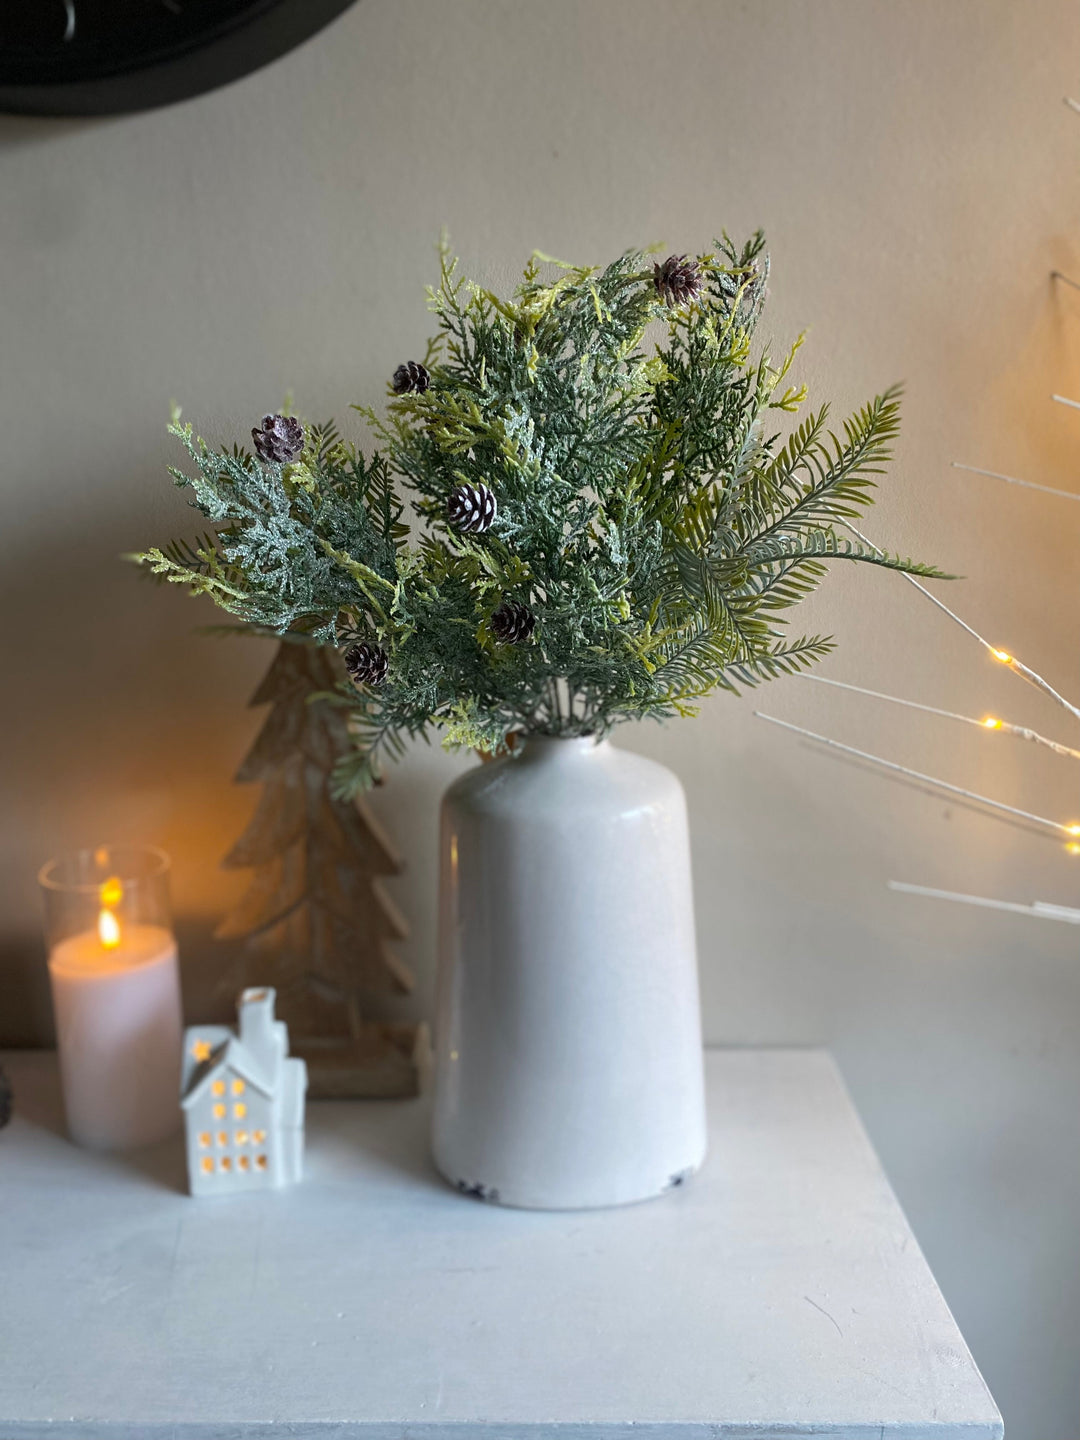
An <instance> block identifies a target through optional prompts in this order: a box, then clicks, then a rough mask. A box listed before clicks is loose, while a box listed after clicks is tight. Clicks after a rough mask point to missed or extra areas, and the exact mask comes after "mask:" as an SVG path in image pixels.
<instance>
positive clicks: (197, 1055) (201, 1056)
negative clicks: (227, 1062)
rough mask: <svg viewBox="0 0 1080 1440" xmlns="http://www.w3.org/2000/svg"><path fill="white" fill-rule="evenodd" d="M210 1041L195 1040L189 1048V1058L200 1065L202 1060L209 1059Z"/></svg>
mask: <svg viewBox="0 0 1080 1440" xmlns="http://www.w3.org/2000/svg"><path fill="white" fill-rule="evenodd" d="M210 1053H211V1052H210V1041H209V1040H196V1041H195V1043H194V1045H192V1047H191V1058H192V1059H193V1060H197V1061H198V1062H199V1064H200V1065H201V1064H202V1063H203V1061H204V1060H209V1059H210Z"/></svg>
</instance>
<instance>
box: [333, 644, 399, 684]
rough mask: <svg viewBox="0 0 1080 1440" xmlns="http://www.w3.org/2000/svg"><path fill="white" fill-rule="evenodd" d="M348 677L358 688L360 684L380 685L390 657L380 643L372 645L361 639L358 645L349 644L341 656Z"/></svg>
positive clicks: (384, 677)
mask: <svg viewBox="0 0 1080 1440" xmlns="http://www.w3.org/2000/svg"><path fill="white" fill-rule="evenodd" d="M341 658H342V659H343V660H344V661H345V669H346V670H347V671H348V672H349V679H350V680H351V681H352V683H353V684H354V685H355V686H356V687H357V688H359V687H360V686H361V685H381V684H382V683H383V681H384V680H385V679H386V672H387V670H388V669H389V666H390V657H389V655H387V653H386V651H385V650H384V649H383V648H382V646H381V645H372V644H371V642H370V641H369V640H362V641H361V642H360V644H359V645H350V646H349V648H348V650H346V651H345V654H344V655H343V656H342V657H341Z"/></svg>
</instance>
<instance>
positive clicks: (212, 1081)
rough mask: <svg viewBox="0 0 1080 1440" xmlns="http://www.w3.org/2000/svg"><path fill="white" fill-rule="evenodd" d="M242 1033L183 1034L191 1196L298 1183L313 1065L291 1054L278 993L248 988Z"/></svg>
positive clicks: (203, 1029) (223, 1028)
mask: <svg viewBox="0 0 1080 1440" xmlns="http://www.w3.org/2000/svg"><path fill="white" fill-rule="evenodd" d="M238 1008H239V1015H240V1033H239V1035H237V1034H236V1033H235V1032H234V1031H233V1030H230V1029H229V1027H228V1026H227V1025H194V1026H192V1027H191V1028H190V1029H188V1030H187V1031H186V1032H185V1035H184V1068H183V1073H182V1078H181V1081H180V1104H181V1106H182V1108H183V1111H184V1123H185V1126H186V1129H187V1165H188V1188H189V1189H190V1191H191V1193H192V1195H227V1194H231V1193H232V1192H234V1191H237V1190H261V1189H269V1188H273V1187H275V1186H278V1185H290V1184H292V1183H293V1182H294V1181H296V1180H299V1179H300V1176H301V1173H302V1170H303V1160H304V1096H305V1094H306V1093H307V1066H306V1065H305V1064H304V1062H303V1060H299V1059H297V1058H295V1057H290V1055H289V1032H288V1030H287V1028H286V1026H285V1023H284V1021H282V1020H275V1019H274V991H273V990H271V989H269V988H267V989H262V990H245V991H244V992H243V994H242V995H241V996H240V1003H239V1007H238Z"/></svg>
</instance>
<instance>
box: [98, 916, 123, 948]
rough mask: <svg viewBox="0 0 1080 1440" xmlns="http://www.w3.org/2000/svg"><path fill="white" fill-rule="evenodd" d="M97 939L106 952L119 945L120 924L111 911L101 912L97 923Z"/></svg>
mask: <svg viewBox="0 0 1080 1440" xmlns="http://www.w3.org/2000/svg"><path fill="white" fill-rule="evenodd" d="M97 928H98V939H99V940H100V941H101V943H102V945H104V947H105V949H106V950H115V949H116V947H117V945H119V944H120V922H119V920H117V918H116V916H115V915H114V914H113V913H112V911H111V910H102V912H101V914H100V915H99V916H98V922H97Z"/></svg>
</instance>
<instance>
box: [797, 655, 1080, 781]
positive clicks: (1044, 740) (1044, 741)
mask: <svg viewBox="0 0 1080 1440" xmlns="http://www.w3.org/2000/svg"><path fill="white" fill-rule="evenodd" d="M796 678H797V679H799V680H812V681H813V682H814V683H815V684H816V685H832V686H834V687H835V688H836V689H837V690H850V691H851V692H852V694H854V695H868V696H870V698H871V699H872V700H886V701H888V703H889V704H890V705H902V706H903V707H904V709H905V710H921V711H922V712H923V713H924V714H926V715H940V716H941V718H942V719H943V720H960V721H962V722H963V723H964V724H965V725H977V726H978V728H979V729H980V730H993V731H995V732H997V733H998V734H1001V735H1013V736H1015V737H1016V738H1017V739H1018V740H1030V741H1031V742H1032V743H1033V744H1035V745H1043V746H1045V747H1046V749H1048V750H1052V751H1053V752H1054V754H1055V755H1064V756H1067V757H1068V759H1070V760H1080V750H1073V749H1072V748H1071V747H1070V746H1068V745H1062V744H1061V743H1060V741H1058V740H1051V739H1049V738H1048V737H1047V736H1046V735H1040V734H1039V732H1038V731H1037V730H1029V729H1028V727H1027V726H1026V725H1014V724H1012V723H1011V722H1010V721H1008V720H999V719H998V718H997V717H996V716H995V715H986V716H984V717H983V719H982V720H976V718H975V716H974V715H959V714H957V712H956V711H955V710H941V709H939V708H938V707H937V706H936V705H920V704H919V703H918V701H916V700H905V699H903V697H902V696H900V695H886V694H885V693H884V692H883V691H881V690H868V689H867V688H866V687H865V686H864V685H851V684H848V682H847V681H845V680H831V679H830V678H829V677H828V676H827V675H815V674H813V672H812V671H803V672H801V673H800V674H799V675H798V676H797V677H796Z"/></svg>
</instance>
